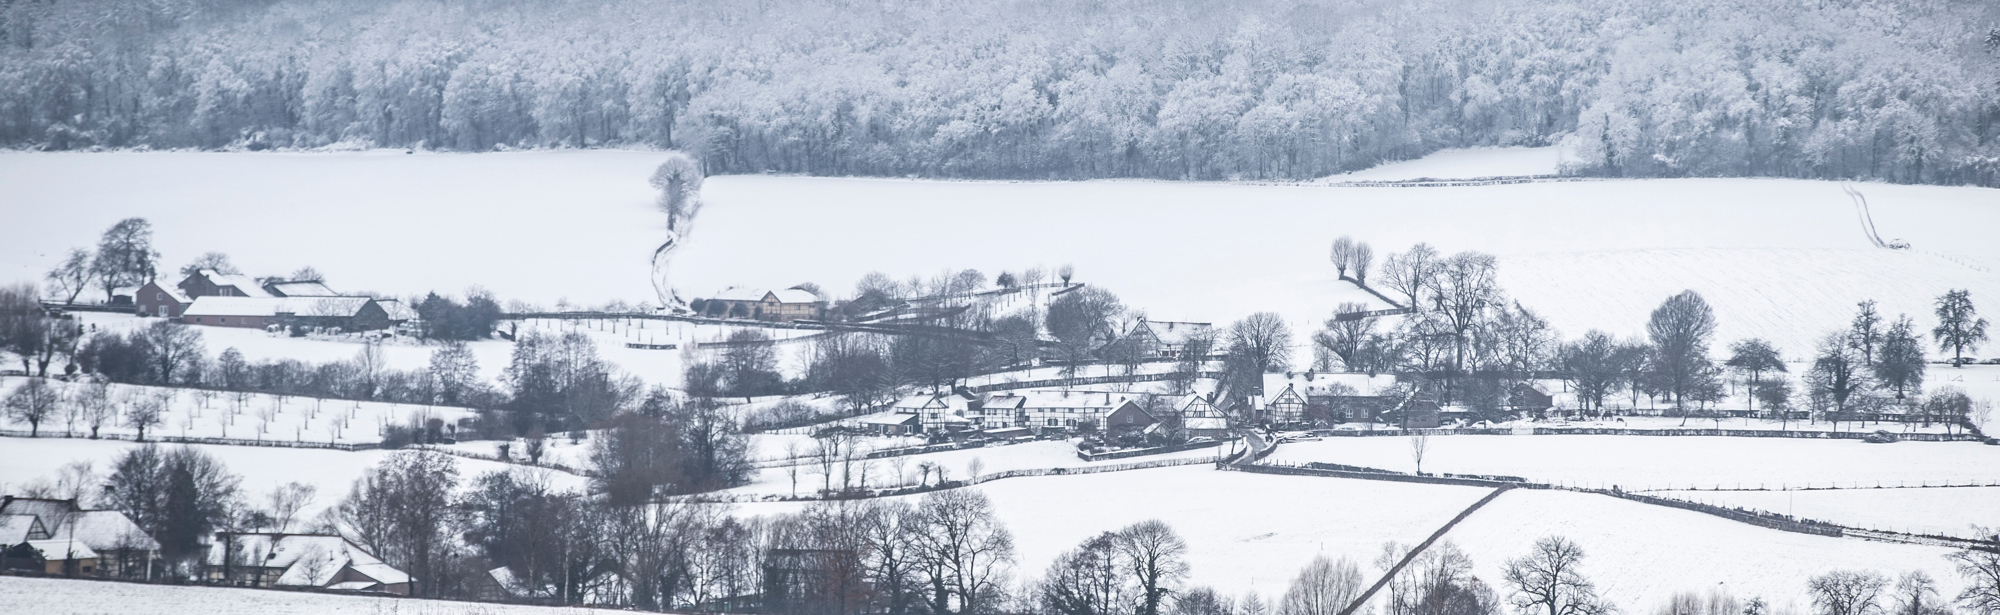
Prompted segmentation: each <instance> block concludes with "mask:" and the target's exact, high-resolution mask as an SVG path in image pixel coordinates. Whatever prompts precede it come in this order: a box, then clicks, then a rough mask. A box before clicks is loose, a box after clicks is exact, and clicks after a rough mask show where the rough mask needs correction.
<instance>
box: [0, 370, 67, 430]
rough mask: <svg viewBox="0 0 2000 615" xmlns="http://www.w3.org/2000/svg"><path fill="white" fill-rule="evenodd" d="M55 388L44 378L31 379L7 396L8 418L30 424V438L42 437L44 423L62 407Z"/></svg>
mask: <svg viewBox="0 0 2000 615" xmlns="http://www.w3.org/2000/svg"><path fill="white" fill-rule="evenodd" d="M60 405H61V403H60V396H59V395H58V393H57V391H56V389H55V387H52V386H49V383H48V382H47V381H45V380H44V379H42V378H29V379H28V381H27V382H25V383H22V384H21V386H19V387H16V388H15V389H14V392H13V393H10V394H8V395H7V401H6V403H5V406H6V410H7V418H8V419H11V420H15V421H19V422H22V423H27V424H28V436H29V437H34V436H39V435H41V432H42V422H43V421H47V420H49V417H51V416H54V415H55V412H56V408H57V407H58V406H60Z"/></svg>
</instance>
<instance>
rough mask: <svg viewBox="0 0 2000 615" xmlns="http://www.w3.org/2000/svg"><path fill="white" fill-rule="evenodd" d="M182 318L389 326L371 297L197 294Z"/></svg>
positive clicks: (226, 323)
mask: <svg viewBox="0 0 2000 615" xmlns="http://www.w3.org/2000/svg"><path fill="white" fill-rule="evenodd" d="M181 322H183V323H186V324H190V325H207V326H216V327H242V328H252V329H262V328H265V327H270V326H288V327H326V328H339V329H340V330H342V331H373V330H376V329H383V328H387V327H388V326H389V314H388V312H387V311H385V310H383V309H382V306H381V305H380V304H377V303H376V302H375V300H374V299H370V298H367V297H285V298H279V297H214V296H211V297H198V298H196V299H195V300H194V304H193V305H190V306H188V308H187V311H186V312H185V313H184V314H183V315H182V316H181Z"/></svg>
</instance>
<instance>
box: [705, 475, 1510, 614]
mask: <svg viewBox="0 0 2000 615" xmlns="http://www.w3.org/2000/svg"><path fill="white" fill-rule="evenodd" d="M978 489H979V490H981V491H982V492H984V493H985V494H986V496H987V497H988V498H990V499H992V501H993V506H994V510H995V512H996V514H997V516H998V518H999V519H1000V520H1001V521H1002V522H1004V523H1005V524H1006V525H1007V528H1008V529H1009V530H1011V531H1012V532H1013V534H1014V544H1015V550H1016V562H1017V567H1018V569H1019V571H1020V573H1021V576H1023V577H1040V576H1041V575H1042V573H1043V572H1044V571H1046V570H1047V568H1048V565H1049V563H1050V562H1052V561H1054V559H1055V557H1056V556H1057V555H1058V554H1060V553H1062V552H1063V551H1067V550H1069V549H1073V548H1075V547H1076V545H1077V543H1079V542H1082V541H1083V539H1084V538H1088V537H1090V536H1093V535H1095V534H1097V533H1099V532H1104V531H1110V530H1116V529H1118V528H1120V527H1124V526H1126V525H1129V524H1131V523H1134V522H1138V521H1143V520H1146V519H1161V520H1164V521H1166V522H1167V523H1169V524H1171V525H1172V526H1173V528H1174V531H1175V532H1177V533H1179V534H1180V535H1181V537H1182V538H1184V539H1186V540H1187V543H1188V561H1189V562H1191V563H1192V564H1193V576H1192V581H1193V583H1196V584H1201V585H1209V586H1212V587H1215V588H1217V589H1218V590H1221V591H1223V592H1225V593H1228V594H1231V595H1241V594H1242V593H1243V592H1247V591H1256V592H1260V593H1263V594H1265V595H1266V599H1267V600H1268V599H1270V598H1271V597H1275V596H1276V595H1277V594H1279V593H1281V592H1283V591H1284V589H1285V584H1286V583H1289V582H1290V580H1291V578H1292V577H1293V576H1295V575H1297V574H1298V571H1299V568H1302V567H1304V566H1305V565H1306V564H1307V563H1309V562H1310V561H1311V560H1312V558H1313V556H1314V555H1316V554H1319V553H1326V554H1328V555H1332V556H1335V557H1338V556H1342V555H1346V556H1349V557H1352V558H1354V559H1355V560H1356V561H1359V562H1363V563H1364V564H1365V563H1367V562H1372V561H1373V560H1374V557H1375V554H1376V553H1377V552H1379V551H1380V550H1381V546H1382V543H1383V542H1385V541H1391V540H1393V541H1397V542H1401V543H1404V544H1415V543H1418V542H1421V541H1423V539H1424V538H1425V537H1427V536H1429V535H1430V534H1431V532H1434V531H1436V530H1437V528H1438V527H1439V526H1441V525H1443V524H1444V522H1446V521H1449V520H1451V518H1452V517H1453V516H1455V515H1457V514H1458V513H1459V512H1460V511H1462V510H1464V509H1465V507H1466V506H1470V505H1472V503H1473V502H1474V501H1477V500H1478V499H1479V498H1481V497H1484V496H1485V495H1486V493H1487V492H1488V491H1489V490H1487V489H1481V488H1474V487H1440V486H1432V485H1414V484H1406V483H1389V482H1376V481H1360V480H1340V479H1315V478H1301V477H1290V476H1270V475H1262V474H1246V473H1240V472H1217V471H1215V470H1214V469H1211V468H1209V467H1206V466H1190V467H1177V468H1160V469H1153V470H1133V471H1130V472H1110V473H1103V474H1086V475H1077V476H1048V477H1036V478H1017V479H1009V480H1003V481H996V482H992V483H987V484H985V485H981V486H979V487H978ZM1387 503H1393V505H1387ZM803 506H804V505H803V504H798V503H756V504H742V505H738V506H737V509H736V510H737V511H738V513H739V514H748V515H766V514H776V513H782V512H791V511H796V510H798V509H800V508H801V507H803ZM1364 567H1365V566H1364Z"/></svg>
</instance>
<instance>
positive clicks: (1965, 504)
mask: <svg viewBox="0 0 2000 615" xmlns="http://www.w3.org/2000/svg"><path fill="white" fill-rule="evenodd" d="M1651 495H1659V496H1665V497H1672V498H1679V499H1683V500H1688V501H1693V502H1704V503H1708V504H1715V505H1718V506H1734V507H1738V508H1755V509H1759V510H1766V511H1770V512H1775V513H1778V514H1781V515H1794V516H1798V517H1804V518H1807V519H1818V520H1820V521H1827V522H1830V523H1838V524H1840V525H1845V526H1848V527H1859V528H1867V529H1877V530H1888V531H1892V532H1905V533H1922V534H1937V535H1942V536H1962V537H1971V536H1975V535H1976V534H1975V533H1974V532H1972V531H1971V527H1972V526H1974V525H1978V526H1981V527H1989V528H2000V487H1932V488H1929V489H1828V490H1812V491H1668V492H1662V493H1654V494H1651Z"/></svg>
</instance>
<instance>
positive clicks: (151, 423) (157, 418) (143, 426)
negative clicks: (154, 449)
mask: <svg viewBox="0 0 2000 615" xmlns="http://www.w3.org/2000/svg"><path fill="white" fill-rule="evenodd" d="M166 410H167V408H166V402H165V401H164V400H161V399H160V398H158V397H154V396H151V395H133V396H132V398H131V401H130V402H128V404H127V406H126V408H125V426H127V427H131V428H132V429H135V430H138V432H139V441H140V442H145V441H146V430H147V429H149V428H152V427H156V426H158V425H159V424H160V423H161V422H162V421H164V420H165V416H164V415H165V414H166Z"/></svg>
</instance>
